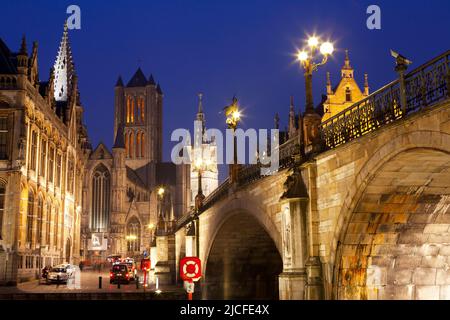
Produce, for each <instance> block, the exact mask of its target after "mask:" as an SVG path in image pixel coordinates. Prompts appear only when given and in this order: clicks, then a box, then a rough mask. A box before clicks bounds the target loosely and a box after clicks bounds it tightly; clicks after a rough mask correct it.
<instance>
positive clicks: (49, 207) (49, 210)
mask: <svg viewBox="0 0 450 320" xmlns="http://www.w3.org/2000/svg"><path fill="white" fill-rule="evenodd" d="M52 221H53V207H52V203H51V202H50V201H48V202H47V215H46V219H45V223H46V225H45V226H46V231H45V244H46V245H48V246H50V230H51V228H50V226H51V222H52Z"/></svg>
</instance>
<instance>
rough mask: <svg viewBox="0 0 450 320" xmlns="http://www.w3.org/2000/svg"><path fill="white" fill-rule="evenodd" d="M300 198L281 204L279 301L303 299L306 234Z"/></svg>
mask: <svg viewBox="0 0 450 320" xmlns="http://www.w3.org/2000/svg"><path fill="white" fill-rule="evenodd" d="M303 201H304V200H303V199H301V198H294V199H287V200H285V201H284V203H282V206H281V210H282V211H281V214H282V237H281V238H282V253H283V254H282V258H283V273H281V274H280V276H279V289H280V299H281V300H303V299H305V286H306V282H307V280H306V278H307V277H306V269H305V256H306V239H305V237H306V234H305V219H304V214H302V212H301V203H302V202H303Z"/></svg>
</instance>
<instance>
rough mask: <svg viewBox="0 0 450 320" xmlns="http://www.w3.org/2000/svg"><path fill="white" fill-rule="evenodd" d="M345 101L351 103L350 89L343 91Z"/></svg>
mask: <svg viewBox="0 0 450 320" xmlns="http://www.w3.org/2000/svg"><path fill="white" fill-rule="evenodd" d="M345 101H346V102H352V91H351V90H350V88H347V89H345Z"/></svg>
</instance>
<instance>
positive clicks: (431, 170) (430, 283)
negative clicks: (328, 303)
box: [330, 131, 450, 299]
mask: <svg viewBox="0 0 450 320" xmlns="http://www.w3.org/2000/svg"><path fill="white" fill-rule="evenodd" d="M448 213H450V135H448V134H445V133H441V132H435V131H415V132H409V133H405V134H403V135H399V136H397V137H396V138H394V139H392V140H391V141H389V142H388V143H386V144H384V145H383V146H381V147H380V148H379V149H378V150H376V151H375V152H374V153H373V155H372V156H370V157H369V159H368V160H367V161H366V163H365V164H364V166H363V167H362V169H361V170H360V171H359V173H358V174H357V175H356V177H355V183H354V187H353V188H351V189H350V190H349V192H348V194H347V196H346V198H345V201H344V203H343V205H342V208H341V212H340V214H339V217H338V221H337V227H336V229H335V235H334V239H333V243H332V244H331V246H332V248H331V249H332V250H331V253H330V258H331V260H330V262H331V263H332V265H333V266H334V270H333V290H332V295H333V298H337V299H395V298H400V299H429V298H436V299H439V298H447V299H449V298H450V286H448V285H450V281H449V283H447V277H448V279H449V280H450V274H449V275H448V276H447V269H448V263H450V259H448V260H449V261H447V256H446V252H447V251H446V250H449V251H450V247H448V246H447V244H449V245H450V234H447V229H448V228H447V227H450V219H449V218H448V217H447V216H450V215H448ZM446 214H447V216H446ZM446 228H447V229H446ZM444 229H446V230H444ZM448 232H450V231H448ZM446 237H447V238H446ZM447 247H448V248H447ZM425 275H426V276H425ZM424 279H426V280H424Z"/></svg>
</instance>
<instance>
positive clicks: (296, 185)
mask: <svg viewBox="0 0 450 320" xmlns="http://www.w3.org/2000/svg"><path fill="white" fill-rule="evenodd" d="M297 146H298V147H297V149H299V145H297ZM292 158H293V159H294V161H293V163H294V164H293V166H292V173H291V174H290V175H289V176H288V177H287V179H286V181H285V182H284V193H283V194H282V195H281V198H280V200H286V199H296V198H308V192H307V189H306V185H305V183H304V181H303V177H302V175H301V172H300V168H299V165H300V158H301V155H300V150H296V151H295V152H294V154H293V155H292Z"/></svg>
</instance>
